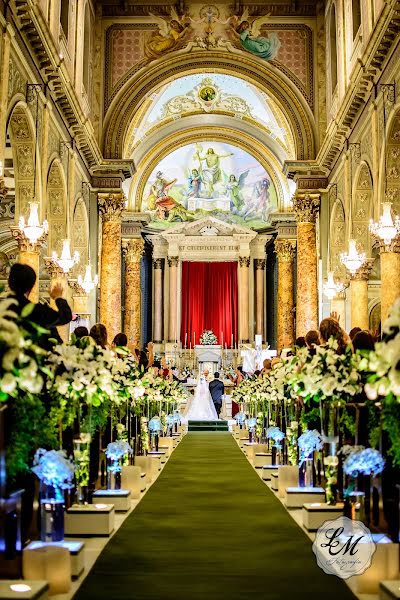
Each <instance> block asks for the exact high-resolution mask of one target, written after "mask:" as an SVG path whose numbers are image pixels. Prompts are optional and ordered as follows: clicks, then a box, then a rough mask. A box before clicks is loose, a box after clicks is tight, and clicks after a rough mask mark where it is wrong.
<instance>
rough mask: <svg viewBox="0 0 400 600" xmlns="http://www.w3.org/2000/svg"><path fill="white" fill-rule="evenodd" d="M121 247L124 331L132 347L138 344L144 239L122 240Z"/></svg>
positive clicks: (136, 346)
mask: <svg viewBox="0 0 400 600" xmlns="http://www.w3.org/2000/svg"><path fill="white" fill-rule="evenodd" d="M122 248H123V252H124V257H125V306H124V333H125V334H126V335H127V337H128V347H129V348H132V349H134V348H138V347H139V346H140V333H141V318H140V317H141V298H140V259H141V256H142V254H143V250H144V241H143V239H142V238H138V239H131V240H124V241H123V242H122Z"/></svg>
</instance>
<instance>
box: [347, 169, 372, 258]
mask: <svg viewBox="0 0 400 600" xmlns="http://www.w3.org/2000/svg"><path fill="white" fill-rule="evenodd" d="M352 199H353V201H352V222H351V230H352V231H351V237H353V238H354V239H355V240H356V242H357V247H358V249H359V250H363V251H364V252H366V253H367V256H371V250H372V245H371V236H370V233H369V229H368V226H369V221H370V219H371V217H372V207H373V184H372V174H371V169H370V167H369V165H368V164H367V162H365V161H362V162H361V163H360V165H359V166H358V168H357V171H356V173H355V177H354V185H353V194H352Z"/></svg>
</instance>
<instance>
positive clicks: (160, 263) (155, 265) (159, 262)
mask: <svg viewBox="0 0 400 600" xmlns="http://www.w3.org/2000/svg"><path fill="white" fill-rule="evenodd" d="M162 268H163V259H162V258H155V259H154V260H153V269H154V270H156V269H162Z"/></svg>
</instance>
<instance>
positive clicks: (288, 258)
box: [275, 240, 296, 262]
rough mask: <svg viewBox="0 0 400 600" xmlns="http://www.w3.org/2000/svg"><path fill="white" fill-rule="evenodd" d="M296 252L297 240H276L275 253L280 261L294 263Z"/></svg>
mask: <svg viewBox="0 0 400 600" xmlns="http://www.w3.org/2000/svg"><path fill="white" fill-rule="evenodd" d="M295 250H296V240H275V252H276V255H277V256H278V260H280V261H282V262H292V261H293V259H294V253H295Z"/></svg>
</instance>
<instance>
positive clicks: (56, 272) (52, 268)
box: [44, 256, 67, 279]
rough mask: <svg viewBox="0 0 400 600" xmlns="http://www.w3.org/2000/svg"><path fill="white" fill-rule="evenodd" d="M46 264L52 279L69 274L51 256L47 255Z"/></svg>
mask: <svg viewBox="0 0 400 600" xmlns="http://www.w3.org/2000/svg"><path fill="white" fill-rule="evenodd" d="M44 266H45V267H46V271H47V272H48V274H49V275H50V277H51V278H52V279H59V278H60V277H66V276H67V274H66V273H65V272H64V271H63V269H62V268H61V267H60V265H58V264H57V263H56V261H55V260H53V259H52V258H51V257H50V256H46V257H45V259H44Z"/></svg>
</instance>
